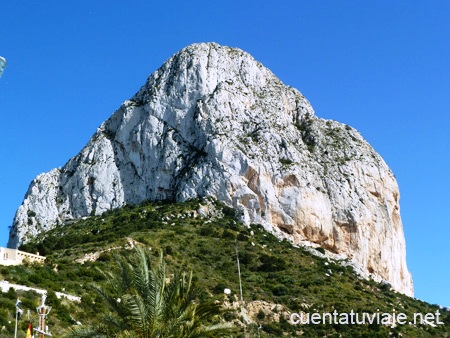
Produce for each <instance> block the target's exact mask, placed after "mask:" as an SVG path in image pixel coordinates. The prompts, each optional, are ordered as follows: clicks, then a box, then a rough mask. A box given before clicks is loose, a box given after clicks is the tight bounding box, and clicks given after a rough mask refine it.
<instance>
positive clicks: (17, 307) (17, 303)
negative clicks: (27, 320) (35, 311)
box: [14, 298, 23, 338]
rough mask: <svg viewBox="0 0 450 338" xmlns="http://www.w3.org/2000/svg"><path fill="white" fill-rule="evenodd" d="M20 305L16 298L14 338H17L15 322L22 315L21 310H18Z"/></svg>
mask: <svg viewBox="0 0 450 338" xmlns="http://www.w3.org/2000/svg"><path fill="white" fill-rule="evenodd" d="M20 304H22V302H21V301H20V299H19V298H17V302H16V328H15V330H14V338H17V321H18V319H19V315H21V314H22V313H23V310H22V309H21V308H20Z"/></svg>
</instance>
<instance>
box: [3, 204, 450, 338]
mask: <svg viewBox="0 0 450 338" xmlns="http://www.w3.org/2000/svg"><path fill="white" fill-rule="evenodd" d="M201 214H202V215H204V217H200V215H201ZM205 215H206V216H205ZM136 242H138V243H141V244H143V245H145V246H147V247H149V248H151V250H152V252H153V253H154V256H155V257H157V256H158V255H159V252H161V251H162V252H163V254H164V258H165V261H166V263H167V265H168V267H169V269H170V270H171V271H180V270H183V271H191V270H192V271H193V274H194V282H195V283H196V284H197V285H198V286H200V287H201V288H202V290H203V294H202V295H201V298H203V299H217V300H220V301H225V305H226V306H227V307H228V308H229V309H230V311H229V312H227V313H226V314H225V319H226V320H227V321H231V322H233V323H234V324H235V325H236V330H235V333H234V334H233V336H235V337H245V336H248V337H258V335H259V336H260V337H282V336H283V337H284V336H287V337H297V336H303V337H401V336H402V337H449V336H450V315H449V313H447V312H445V311H443V310H441V309H439V308H438V307H437V306H435V305H430V304H427V303H424V302H421V301H418V300H414V299H411V298H409V297H406V296H404V295H402V294H398V293H396V292H393V291H392V290H390V289H389V285H387V284H383V285H381V284H378V283H375V282H373V281H366V280H362V279H360V278H359V277H357V276H356V275H355V273H354V272H353V270H352V268H351V267H344V266H342V265H341V264H338V263H337V262H334V261H332V260H329V259H326V258H323V257H318V256H316V255H313V254H311V253H310V252H309V251H307V250H305V249H303V248H296V247H293V246H292V245H291V244H290V243H288V242H286V241H280V240H278V239H277V238H276V237H274V236H273V235H271V234H269V233H267V232H266V231H264V229H263V228H262V227H261V226H259V225H252V226H251V227H250V228H247V227H245V226H243V225H241V224H239V223H238V222H237V221H236V219H235V218H234V212H233V210H232V209H229V208H227V207H224V206H223V205H221V204H220V203H217V202H214V201H189V202H186V203H164V202H151V203H146V204H143V205H139V206H127V207H124V208H122V209H119V210H115V211H110V212H107V213H105V214H103V215H101V216H92V217H88V218H86V219H83V220H79V221H76V222H73V223H71V224H66V225H64V226H60V227H58V228H56V229H54V230H52V231H50V232H47V233H45V234H42V235H41V236H40V237H39V238H37V239H36V240H35V241H34V242H32V243H28V244H26V245H23V246H22V247H21V248H20V249H21V250H25V251H29V252H36V251H39V252H40V254H42V255H46V256H47V260H46V264H45V265H44V266H38V265H24V266H17V267H1V269H0V273H1V276H0V279H5V280H8V281H9V282H10V283H16V284H23V285H27V286H35V287H37V288H43V289H48V290H50V293H49V297H48V302H49V303H50V304H51V305H52V306H53V310H52V312H51V314H50V316H49V327H50V331H51V332H52V333H53V335H54V336H60V335H62V333H63V331H64V330H65V329H67V328H68V327H69V326H70V325H73V324H75V323H76V322H80V323H82V324H88V323H91V322H94V321H96V320H97V319H98V318H99V314H101V313H102V311H105V307H104V306H105V305H104V304H103V303H102V301H101V299H100V298H99V297H98V296H97V295H96V293H95V292H94V291H93V290H92V289H91V288H90V285H92V283H102V275H101V274H100V273H99V272H98V271H97V270H96V267H99V268H101V269H107V268H108V267H109V266H111V265H112V264H114V260H113V259H112V252H117V251H123V252H125V253H126V252H129V251H127V248H129V247H130V246H131V245H133V244H134V243H136ZM237 254H238V256H239V262H240V271H241V279H242V297H243V302H238V301H239V300H240V291H239V290H240V288H239V276H238V266H237ZM225 288H229V289H230V290H231V294H230V295H228V296H226V295H225V294H224V289H225ZM62 290H64V292H66V293H69V294H73V295H77V296H81V298H82V300H81V303H74V302H70V301H68V300H59V299H57V298H56V296H55V295H54V292H55V291H62ZM20 297H21V300H22V301H23V304H24V308H26V309H31V311H30V312H31V315H30V319H31V320H32V321H33V322H34V325H37V316H36V314H35V313H36V311H35V308H36V306H37V305H38V304H37V303H38V302H39V301H40V297H39V295H37V294H35V293H33V292H28V293H26V294H21V295H20ZM15 299H16V293H15V292H14V291H13V290H10V291H8V292H7V293H3V294H0V325H2V326H3V327H4V328H3V329H2V331H1V333H0V337H10V336H11V333H13V332H14V303H15ZM334 310H336V311H337V312H338V313H350V311H351V310H353V311H354V312H355V313H377V312H379V313H383V312H389V313H392V312H393V311H394V310H395V312H396V313H405V314H406V315H407V316H408V318H413V316H414V313H423V314H426V313H435V312H436V311H438V310H439V311H440V313H441V316H440V320H441V321H442V322H444V323H445V324H441V325H436V326H435V327H433V326H431V325H426V324H422V325H420V324H418V325H407V324H405V325H397V326H395V327H390V326H388V325H377V324H375V323H374V324H370V325H368V324H365V325H344V324H326V325H322V324H320V325H315V324H304V325H302V324H299V325H293V324H292V323H290V321H289V315H290V313H292V312H296V313H300V312H302V311H303V312H304V313H313V312H318V313H324V312H333V311H334ZM25 314H26V311H25ZM27 323H28V319H27V316H26V315H24V316H22V317H21V319H20V320H19V331H20V332H19V335H18V336H19V337H24V336H25V330H26V326H27Z"/></svg>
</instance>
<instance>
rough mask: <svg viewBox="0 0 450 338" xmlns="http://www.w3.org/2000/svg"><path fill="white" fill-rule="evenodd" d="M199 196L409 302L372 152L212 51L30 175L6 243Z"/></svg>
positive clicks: (278, 87)
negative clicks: (63, 158)
mask: <svg viewBox="0 0 450 338" xmlns="http://www.w3.org/2000/svg"><path fill="white" fill-rule="evenodd" d="M207 196H211V197H214V198H216V199H218V200H220V201H222V202H224V203H225V204H227V205H229V206H232V207H233V208H234V209H235V211H236V213H237V214H238V216H239V218H240V219H241V221H242V222H244V223H246V224H249V223H260V224H262V225H263V226H264V227H265V228H266V229H267V230H268V231H271V232H272V233H274V234H276V235H277V236H278V237H279V238H286V239H288V240H290V241H291V242H292V243H293V244H295V245H305V244H308V245H312V246H317V245H319V246H321V247H322V248H324V249H326V250H327V252H329V253H330V254H334V255H336V256H339V257H345V258H348V259H349V260H350V261H352V262H353V263H354V264H355V266H358V267H359V268H360V269H361V271H362V272H363V274H365V275H366V276H368V277H371V278H374V279H375V280H380V281H381V280H384V281H387V282H388V283H390V284H391V285H392V287H393V288H394V289H395V290H397V291H400V292H402V293H404V294H407V295H413V286H412V279H411V275H410V273H409V271H408V268H407V265H406V248H405V238H404V233H403V227H402V222H401V217H400V207H399V198H400V195H399V190H398V186H397V182H396V180H395V177H394V175H393V173H392V172H391V170H390V169H389V168H388V166H387V165H386V163H385V162H384V161H383V159H382V158H381V156H380V155H379V154H377V153H376V152H375V151H374V149H373V148H372V147H371V146H370V145H369V144H368V143H367V142H366V141H365V140H364V138H363V137H362V136H361V135H360V134H359V133H358V132H357V131H356V130H355V129H353V128H352V127H350V126H348V125H345V124H342V123H339V122H336V121H332V120H324V119H320V118H318V117H316V116H315V114H314V110H313V108H312V107H311V105H310V103H309V102H308V101H307V100H306V99H305V97H304V96H303V95H302V94H301V93H300V92H299V91H298V90H296V89H294V88H292V87H289V86H286V85H284V84H283V83H282V82H281V81H280V80H279V79H278V78H277V77H275V76H274V75H273V74H272V72H271V71H270V70H268V69H267V68H265V67H264V66H263V65H262V64H261V63H259V62H257V61H256V60H254V59H253V57H252V56H251V55H249V54H248V53H246V52H243V51H242V50H240V49H236V48H230V47H224V46H220V45H218V44H215V43H202V44H194V45H191V46H188V47H186V48H184V49H182V50H181V51H179V52H178V53H176V54H175V55H174V56H172V57H171V58H170V59H169V60H167V61H166V62H165V63H164V64H163V65H162V67H161V68H160V69H158V70H157V71H156V72H154V73H153V74H152V75H151V76H150V77H149V78H148V80H147V82H146V84H145V85H144V86H143V87H142V88H141V89H140V90H139V91H138V93H137V94H136V95H135V96H134V97H133V98H131V99H130V100H127V101H125V102H124V103H123V104H122V106H121V107H120V108H119V109H118V110H117V111H116V112H115V113H114V114H113V115H112V116H111V117H110V118H109V119H108V120H107V121H105V122H104V123H103V124H102V125H101V126H100V127H99V128H98V129H97V131H96V132H95V133H94V135H93V136H92V138H91V139H90V141H89V143H88V144H87V145H86V146H85V147H84V149H82V150H81V152H80V153H79V154H78V155H77V156H75V157H73V158H72V159H70V160H69V161H68V162H67V164H66V165H64V167H62V168H58V169H53V170H51V171H50V172H47V173H43V174H40V175H38V176H37V177H36V178H35V179H34V180H33V181H32V182H31V185H30V187H29V189H28V192H27V194H26V196H25V199H24V201H23V203H22V205H21V206H20V207H19V209H18V211H17V213H16V216H15V219H14V222H13V225H12V227H11V231H10V237H9V242H8V246H9V247H18V246H19V245H20V244H22V243H26V242H27V241H29V240H30V239H31V238H33V237H34V236H36V235H37V234H38V233H41V232H44V231H47V230H49V229H52V228H54V227H56V226H58V225H62V224H64V223H67V222H68V221H70V220H72V219H77V218H80V217H84V216H88V215H93V214H96V215H98V214H101V213H103V212H104V211H106V210H109V209H114V208H119V207H122V206H124V205H126V204H137V203H140V202H143V201H145V200H174V201H184V200H188V199H192V198H203V197H207Z"/></svg>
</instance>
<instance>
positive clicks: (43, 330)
mask: <svg viewBox="0 0 450 338" xmlns="http://www.w3.org/2000/svg"><path fill="white" fill-rule="evenodd" d="M46 298H47V296H46V295H45V294H43V295H42V304H41V306H39V307H38V308H36V310H37V313H38V315H39V328H37V329H34V330H35V331H36V332H37V333H38V334H39V335H40V337H41V338H44V337H45V336H51V335H52V334H51V333H50V332H48V327H47V326H46V325H45V318H46V317H47V315H48V314H49V312H50V310H51V309H52V307H51V306H47V305H45V299H46Z"/></svg>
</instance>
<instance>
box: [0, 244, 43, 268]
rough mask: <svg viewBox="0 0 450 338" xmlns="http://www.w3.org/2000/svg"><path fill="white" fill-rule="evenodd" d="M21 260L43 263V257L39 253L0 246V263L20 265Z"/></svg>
mask: <svg viewBox="0 0 450 338" xmlns="http://www.w3.org/2000/svg"><path fill="white" fill-rule="evenodd" d="M23 261H27V262H28V263H33V262H37V263H44V261H45V257H44V256H39V253H37V254H36V255H35V254H31V253H28V252H25V251H20V250H17V249H8V248H2V247H0V265H20V264H22V263H23Z"/></svg>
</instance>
